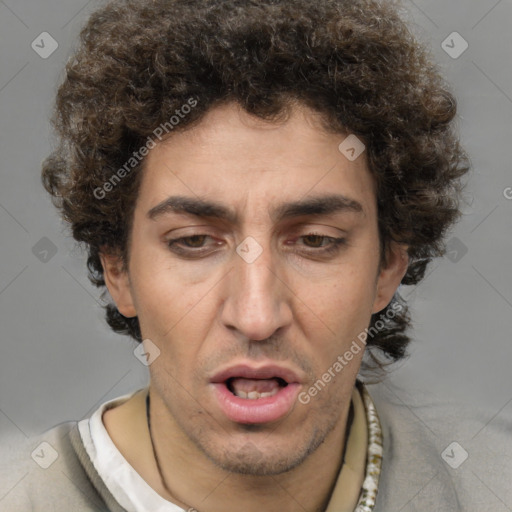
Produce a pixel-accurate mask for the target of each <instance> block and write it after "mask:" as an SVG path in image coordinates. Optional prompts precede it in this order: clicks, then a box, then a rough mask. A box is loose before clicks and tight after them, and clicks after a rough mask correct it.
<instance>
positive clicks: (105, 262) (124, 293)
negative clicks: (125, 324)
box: [100, 250, 137, 318]
mask: <svg viewBox="0 0 512 512" xmlns="http://www.w3.org/2000/svg"><path fill="white" fill-rule="evenodd" d="M100 260H101V265H102V266H103V276H104V279H105V284H106V285H107V289H108V291H109V293H110V296H111V297H112V299H114V302H115V303H116V306H117V309H118V310H119V313H121V314H122V315H123V316H125V317H127V318H131V317H134V316H137V312H136V311H135V306H134V304H133V298H132V292H131V287H130V279H129V275H128V272H127V271H126V269H123V265H122V261H121V257H120V256H118V255H116V254H111V253H109V252H106V251H105V252H103V250H102V251H101V252H100Z"/></svg>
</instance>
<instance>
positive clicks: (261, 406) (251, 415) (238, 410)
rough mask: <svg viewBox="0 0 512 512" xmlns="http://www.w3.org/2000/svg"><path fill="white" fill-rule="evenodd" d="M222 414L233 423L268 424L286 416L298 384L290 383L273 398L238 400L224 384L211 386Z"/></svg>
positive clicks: (294, 400) (295, 395)
mask: <svg viewBox="0 0 512 512" xmlns="http://www.w3.org/2000/svg"><path fill="white" fill-rule="evenodd" d="M213 386H214V388H215V395H216V398H217V400H218V402H219V406H220V409H221V410H222V412H223V413H224V414H225V415H226V416H227V417H228V418H229V419H230V420H231V421H234V422H235V423H245V424H249V423H251V424H254V423H270V422H272V421H277V420H279V419H281V418H282V417H284V416H286V415H287V414H288V413H289V412H290V411H291V409H292V407H293V404H294V403H295V402H296V400H297V395H298V393H299V388H300V384H298V383H292V384H288V385H287V386H285V387H282V388H280V389H279V391H278V392H277V393H276V394H275V395H274V396H267V397H264V398H256V399H254V400H251V399H249V398H240V397H238V396H236V395H234V394H233V393H231V391H230V390H229V389H228V388H227V386H226V384H225V383H224V382H219V383H215V384H213Z"/></svg>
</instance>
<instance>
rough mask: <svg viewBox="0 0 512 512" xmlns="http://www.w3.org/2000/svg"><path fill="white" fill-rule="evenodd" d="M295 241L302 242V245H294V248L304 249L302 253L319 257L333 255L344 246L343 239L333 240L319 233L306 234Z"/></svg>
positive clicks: (333, 238)
mask: <svg viewBox="0 0 512 512" xmlns="http://www.w3.org/2000/svg"><path fill="white" fill-rule="evenodd" d="M296 240H302V241H303V242H304V243H303V244H296V247H297V246H298V247H299V248H300V247H302V248H303V249H305V250H304V251H303V252H309V253H310V254H320V255H334V254H336V253H338V252H339V251H340V249H341V247H342V246H343V245H345V244H346V239H345V238H335V237H332V236H327V235H323V234H321V233H308V234H306V235H302V236H300V237H298V238H296V239H295V240H294V241H296Z"/></svg>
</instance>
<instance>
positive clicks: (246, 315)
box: [221, 241, 292, 341]
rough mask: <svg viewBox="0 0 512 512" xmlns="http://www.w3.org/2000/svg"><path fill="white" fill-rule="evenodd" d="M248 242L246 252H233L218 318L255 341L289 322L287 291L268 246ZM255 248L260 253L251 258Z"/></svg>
mask: <svg viewBox="0 0 512 512" xmlns="http://www.w3.org/2000/svg"><path fill="white" fill-rule="evenodd" d="M252 243H253V245H252V246H251V247H250V250H249V251H248V252H247V253H246V254H244V253H243V252H239V253H238V252H237V253H236V254H234V255H233V264H234V267H233V268H232V270H231V271H230V272H229V273H228V274H227V276H226V279H227V286H226V290H225V293H226V297H225V301H224V307H223V309H222V316H221V319H222V322H223V324H224V325H225V326H226V327H227V328H229V329H232V330H236V331H237V332H239V333H240V334H242V335H243V336H244V337H246V338H247V339H249V340H257V341H259V340H265V339H267V338H270V337H271V336H272V335H273V334H274V333H275V332H276V331H277V330H279V329H282V328H284V327H286V326H287V325H289V324H290V322H291V319H292V311H291V304H290V301H289V298H290V293H291V292H290V289H289V288H288V287H287V284H286V277H285V275H284V274H283V272H280V269H279V265H278V264H277V261H276V257H275V256H274V255H273V254H272V250H271V248H270V247H268V246H267V247H265V248H263V247H262V246H260V245H259V244H256V243H255V242H254V241H253V242H252ZM255 251H256V254H258V253H260V252H261V253H260V254H259V255H258V256H257V257H256V259H254V260H253V258H254V256H255ZM251 252H252V254H251Z"/></svg>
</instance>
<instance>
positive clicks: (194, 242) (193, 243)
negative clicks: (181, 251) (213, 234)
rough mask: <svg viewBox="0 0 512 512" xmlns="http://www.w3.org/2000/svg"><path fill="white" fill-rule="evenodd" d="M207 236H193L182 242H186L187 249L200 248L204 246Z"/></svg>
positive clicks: (183, 239)
mask: <svg viewBox="0 0 512 512" xmlns="http://www.w3.org/2000/svg"><path fill="white" fill-rule="evenodd" d="M207 236H208V235H192V236H187V237H185V238H182V239H181V241H182V242H185V241H186V243H185V244H184V245H186V246H187V247H193V248H199V247H202V246H203V242H204V241H205V239H206V237H207Z"/></svg>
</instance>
